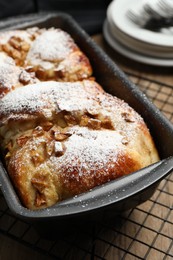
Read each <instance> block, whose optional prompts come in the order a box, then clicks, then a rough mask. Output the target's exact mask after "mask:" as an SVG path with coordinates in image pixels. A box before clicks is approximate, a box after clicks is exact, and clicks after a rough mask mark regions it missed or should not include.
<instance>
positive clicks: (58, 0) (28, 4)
mask: <svg viewBox="0 0 173 260" xmlns="http://www.w3.org/2000/svg"><path fill="white" fill-rule="evenodd" d="M110 2H111V0H27V1H25V0H5V1H4V0H0V19H4V18H6V17H11V16H16V15H25V14H29V13H37V12H41V11H54V12H55V11H57V12H58V11H61V12H66V13H68V14H70V15H72V16H73V18H74V19H75V20H76V21H77V22H78V23H79V24H80V25H81V26H82V27H83V28H84V29H85V30H86V31H87V32H88V33H90V34H94V33H99V32H101V30H102V24H103V21H104V19H105V17H106V9H107V6H108V4H109V3H110Z"/></svg>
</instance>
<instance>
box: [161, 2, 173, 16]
mask: <svg viewBox="0 0 173 260" xmlns="http://www.w3.org/2000/svg"><path fill="white" fill-rule="evenodd" d="M158 7H159V8H160V10H162V11H163V12H164V13H165V14H167V16H173V5H170V4H169V3H168V2H167V1H165V0H159V1H158Z"/></svg>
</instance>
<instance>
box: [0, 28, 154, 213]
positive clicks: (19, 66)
mask: <svg viewBox="0 0 173 260" xmlns="http://www.w3.org/2000/svg"><path fill="white" fill-rule="evenodd" d="M0 65H1V66H0V101H1V102H0V142H1V150H2V152H3V154H4V158H5V161H6V166H7V169H8V172H9V175H10V177H11V179H12V181H13V183H14V185H15V187H16V190H17V192H18V194H19V196H20V198H21V201H22V202H23V205H24V206H26V207H27V208H29V209H40V208H46V207H49V206H51V205H53V204H55V203H56V202H58V201H61V200H63V199H66V198H68V197H71V196H74V195H77V194H79V193H82V192H85V191H88V190H90V189H92V188H94V187H96V186H98V185H100V184H103V183H105V182H107V181H110V180H114V179H116V178H117V177H119V176H122V175H125V174H129V173H131V172H134V171H136V170H138V169H141V168H142V167H145V166H147V165H149V164H151V163H154V162H156V161H157V160H158V159H159V157H158V153H157V151H156V148H155V145H154V143H153V140H152V137H151V135H150V133H149V130H148V128H147V126H146V125H145V123H144V121H143V119H142V118H141V117H140V116H139V115H138V114H137V113H136V112H135V111H134V110H133V109H132V108H131V107H129V105H128V104H126V103H125V102H124V101H122V100H120V99H118V98H116V97H113V96H111V95H109V94H107V93H105V92H104V90H103V89H102V87H101V86H100V85H99V84H98V83H97V82H95V81H94V78H91V75H92V68H91V65H90V62H89V60H88V58H87V57H86V56H85V54H84V53H83V52H82V51H81V50H80V49H79V47H78V46H77V45H76V43H75V42H74V41H73V39H72V38H71V37H70V35H69V34H67V33H66V32H64V31H62V30H60V29H54V28H52V29H38V28H31V29H28V30H21V31H20V30H18V31H11V32H5V33H0ZM50 80H54V81H50ZM41 81H44V82H41ZM57 81H58V82H57Z"/></svg>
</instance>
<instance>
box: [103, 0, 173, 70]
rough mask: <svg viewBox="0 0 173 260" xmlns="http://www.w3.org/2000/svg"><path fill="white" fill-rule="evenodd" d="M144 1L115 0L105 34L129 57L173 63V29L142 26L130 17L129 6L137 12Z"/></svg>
mask: <svg viewBox="0 0 173 260" xmlns="http://www.w3.org/2000/svg"><path fill="white" fill-rule="evenodd" d="M141 2H142V1H139V0H133V1H129V0H114V1H112V2H111V3H110V5H109V6H108V9H107V17H106V20H105V22H104V26H103V35H104V37H105V39H106V40H107V42H108V43H109V44H110V45H111V47H112V48H113V49H115V50H116V51H118V52H119V53H121V54H123V55H124V56H126V57H128V58H131V59H133V60H136V61H139V62H142V63H145V64H152V65H157V66H173V33H172V34H171V33H170V34H165V33H164V32H163V31H162V32H152V31H149V30H146V29H143V28H140V27H139V26H138V25H136V24H134V23H133V22H132V21H130V19H129V18H128V17H127V12H128V11H129V10H133V9H134V10H135V12H136V13H138V11H139V8H141ZM141 19H142V18H141Z"/></svg>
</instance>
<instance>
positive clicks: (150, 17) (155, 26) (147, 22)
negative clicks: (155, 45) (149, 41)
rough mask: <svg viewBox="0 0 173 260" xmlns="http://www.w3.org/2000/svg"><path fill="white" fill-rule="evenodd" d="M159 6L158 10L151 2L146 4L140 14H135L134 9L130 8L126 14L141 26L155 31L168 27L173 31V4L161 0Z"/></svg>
mask: <svg viewBox="0 0 173 260" xmlns="http://www.w3.org/2000/svg"><path fill="white" fill-rule="evenodd" d="M158 8H159V9H158V11H157V10H155V9H154V8H153V7H152V6H150V5H149V4H145V5H144V6H143V8H142V9H141V11H140V13H139V14H135V13H134V12H133V11H132V10H128V11H127V13H126V15H127V17H128V18H129V19H130V20H131V21H132V22H133V23H135V24H137V25H138V26H139V27H141V28H144V29H148V30H151V31H155V32H159V31H162V29H163V28H164V29H165V28H167V29H170V33H172V28H171V27H172V26H173V6H169V4H168V2H163V0H159V1H158ZM168 9H169V15H168ZM167 31H168V30H167ZM167 33H168V32H167Z"/></svg>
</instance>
